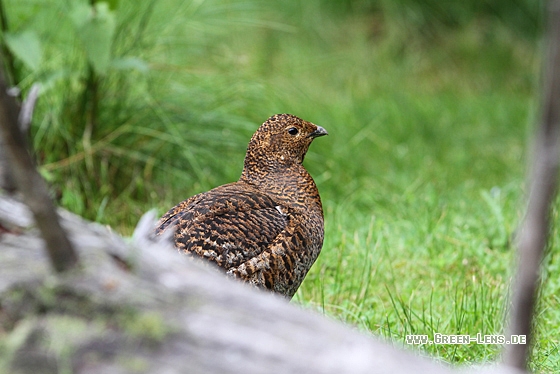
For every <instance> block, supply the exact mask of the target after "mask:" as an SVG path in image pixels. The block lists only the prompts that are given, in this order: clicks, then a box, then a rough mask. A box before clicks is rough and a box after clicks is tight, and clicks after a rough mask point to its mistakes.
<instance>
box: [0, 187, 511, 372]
mask: <svg viewBox="0 0 560 374" xmlns="http://www.w3.org/2000/svg"><path fill="white" fill-rule="evenodd" d="M60 215H61V217H62V224H63V226H64V228H65V230H66V231H67V232H68V233H70V237H71V240H72V242H73V243H74V246H75V248H76V249H77V250H78V252H79V255H80V258H81V266H80V267H78V268H76V269H73V270H71V271H68V272H65V273H62V274H58V275H53V273H52V270H51V268H50V267H49V262H48V260H47V258H46V256H47V255H46V253H45V251H44V250H43V240H42V239H41V238H40V236H39V232H38V230H37V229H35V228H34V227H32V222H33V220H32V218H31V214H30V213H29V212H28V210H27V208H26V207H25V206H24V205H23V204H21V203H19V202H17V201H14V200H11V199H9V198H7V197H3V196H0V227H1V231H0V233H1V234H0V326H1V328H0V372H9V373H60V372H74V373H245V374H247V373H310V374H313V373H436V374H437V373H452V372H455V370H453V369H452V368H450V367H446V366H443V365H441V364H436V363H434V362H432V361H431V360H429V359H428V358H424V357H419V356H417V355H415V354H413V353H411V352H405V351H401V350H399V349H396V348H394V347H392V346H390V345H388V344H385V343H382V342H380V341H378V340H375V339H372V338H370V337H367V336H365V335H363V334H361V333H358V332H357V331H354V330H352V329H350V328H348V327H345V326H344V325H342V324H340V323H336V322H334V321H331V320H329V319H327V318H324V317H322V316H320V315H317V314H315V313H312V312H309V311H305V310H302V309H301V308H299V307H298V306H297V305H293V304H292V305H290V304H289V303H288V302H286V301H285V300H283V299H281V298H279V297H276V296H274V295H272V294H268V293H264V292H262V291H258V290H255V289H251V288H249V287H247V286H246V285H244V284H241V283H238V282H235V281H233V280H230V279H227V278H225V277H224V276H223V275H222V274H221V273H217V272H215V271H214V270H211V269H208V268H206V267H203V266H201V265H199V264H198V263H195V262H194V261H192V260H189V259H188V258H186V257H184V256H181V255H179V254H178V253H176V251H175V250H174V249H172V248H170V247H169V245H167V244H164V242H158V243H156V242H153V241H151V240H150V239H149V238H148V235H147V234H146V233H147V232H149V231H150V229H151V228H152V225H153V218H154V217H147V218H144V219H143V220H142V221H141V222H140V224H139V226H138V228H137V230H136V232H135V234H134V236H133V240H132V242H131V243H128V244H127V243H125V241H123V240H122V239H121V238H120V237H118V236H117V235H115V234H113V233H111V232H110V230H109V229H107V228H104V227H102V226H100V225H97V224H93V223H88V222H85V221H83V220H82V219H81V218H79V217H77V216H74V215H72V214H70V213H68V212H64V211H61V212H60ZM488 372H494V373H497V372H500V373H514V372H515V371H511V370H507V369H504V368H497V367H495V368H493V369H492V370H489V371H488Z"/></svg>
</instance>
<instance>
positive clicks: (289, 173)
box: [239, 164, 323, 217]
mask: <svg viewBox="0 0 560 374" xmlns="http://www.w3.org/2000/svg"><path fill="white" fill-rule="evenodd" d="M239 180H240V181H241V182H245V183H248V184H250V185H252V186H254V187H256V188H257V189H259V190H260V191H263V192H266V193H267V194H268V195H270V196H272V197H273V198H274V199H275V200H276V201H278V202H279V203H282V204H285V205H287V206H290V207H293V208H296V209H302V210H304V211H307V212H308V213H309V214H320V215H321V217H322V216H323V208H322V205H321V199H320V197H319V191H318V190H317V186H316V185H315V181H314V180H313V178H312V177H311V175H310V174H309V173H308V172H307V170H305V168H304V167H303V165H301V164H292V165H290V166H287V167H283V168H269V169H266V168H264V169H263V168H248V167H247V165H245V168H244V169H243V172H242V173H241V178H240V179H239Z"/></svg>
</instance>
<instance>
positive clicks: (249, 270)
mask: <svg viewBox="0 0 560 374" xmlns="http://www.w3.org/2000/svg"><path fill="white" fill-rule="evenodd" d="M326 134H327V132H326V131H325V129H323V128H322V127H320V126H316V125H314V124H312V123H310V122H307V121H303V120H301V119H300V118H298V117H295V116H293V115H290V114H278V115H275V116H272V117H270V118H269V119H268V120H267V121H266V122H265V123H263V124H262V125H261V127H259V129H258V130H257V131H256V132H255V134H254V135H253V137H252V138H251V141H250V142H249V146H248V147H247V154H246V156H245V163H244V168H243V172H242V174H241V177H240V179H239V181H237V182H234V183H230V184H226V185H223V186H220V187H217V188H214V189H212V190H210V191H208V192H205V193H201V194H198V195H195V196H193V197H191V198H189V199H187V200H185V201H183V202H181V203H179V204H178V205H177V206H175V207H174V208H172V209H171V210H170V211H169V212H167V213H166V214H165V215H164V216H163V217H162V218H161V219H160V221H159V222H158V224H157V228H156V233H157V234H161V233H162V232H163V231H165V230H166V229H167V228H169V227H176V231H175V234H174V242H175V246H176V247H177V248H178V249H179V250H180V251H182V252H184V253H191V254H196V255H198V256H200V257H202V258H205V259H207V260H209V261H211V262H213V263H215V264H216V265H218V266H219V267H221V268H222V269H224V270H225V271H226V273H227V274H229V275H231V276H234V277H235V278H239V279H241V280H243V281H246V282H248V283H250V284H252V285H255V286H257V287H259V288H264V289H268V290H271V291H274V292H277V293H280V294H282V295H285V296H286V297H288V298H291V297H292V296H293V295H294V293H295V292H296V290H297V289H298V287H299V285H300V284H301V282H302V281H303V278H304V277H305V275H306V274H307V272H308V271H309V268H310V267H311V265H313V263H314V262H315V259H316V258H317V256H318V255H319V252H320V251H321V247H322V245H323V208H322V206H321V199H320V197H319V191H318V190H317V186H316V185H315V182H314V181H313V178H311V175H309V173H308V172H307V170H305V168H304V167H303V165H302V162H303V158H304V157H305V154H306V152H307V150H308V148H309V145H310V144H311V142H312V141H313V139H314V138H316V137H318V136H322V135H326Z"/></svg>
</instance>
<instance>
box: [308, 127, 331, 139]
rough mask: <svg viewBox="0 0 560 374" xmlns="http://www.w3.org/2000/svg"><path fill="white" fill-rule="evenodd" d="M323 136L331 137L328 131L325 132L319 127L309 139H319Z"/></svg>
mask: <svg viewBox="0 0 560 374" xmlns="http://www.w3.org/2000/svg"><path fill="white" fill-rule="evenodd" d="M323 135H329V133H328V132H327V130H325V129H324V128H322V127H321V126H317V130H315V131H313V132H312V133H311V134H309V137H310V138H318V137H319V136H323Z"/></svg>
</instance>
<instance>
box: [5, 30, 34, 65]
mask: <svg viewBox="0 0 560 374" xmlns="http://www.w3.org/2000/svg"><path fill="white" fill-rule="evenodd" d="M4 38H5V40H6V45H7V46H8V48H9V49H10V51H11V52H12V53H13V54H14V56H15V57H17V58H18V59H20V60H21V62H23V63H24V64H25V65H26V66H27V67H28V68H30V69H31V70H33V71H35V70H37V69H38V68H39V66H40V65H41V61H42V59H43V48H42V47H41V42H40V41H39V37H38V36H37V34H36V33H35V32H34V31H24V32H22V33H17V34H12V33H6V34H4Z"/></svg>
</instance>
